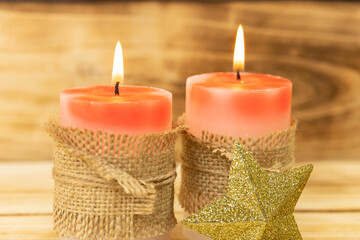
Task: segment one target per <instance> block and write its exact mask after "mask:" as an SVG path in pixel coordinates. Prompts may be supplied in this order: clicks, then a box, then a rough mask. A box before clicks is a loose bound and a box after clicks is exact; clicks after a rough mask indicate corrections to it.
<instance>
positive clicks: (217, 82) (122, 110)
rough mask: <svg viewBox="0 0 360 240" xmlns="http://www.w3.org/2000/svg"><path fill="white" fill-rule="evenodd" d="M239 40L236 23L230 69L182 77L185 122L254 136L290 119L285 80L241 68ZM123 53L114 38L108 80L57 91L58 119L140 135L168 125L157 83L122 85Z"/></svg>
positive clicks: (167, 106)
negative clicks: (184, 92)
mask: <svg viewBox="0 0 360 240" xmlns="http://www.w3.org/2000/svg"><path fill="white" fill-rule="evenodd" d="M244 56H245V54H244V40H243V31H242V27H241V26H240V27H239V30H238V35H237V40H236V45H235V51H234V70H236V72H234V73H208V74H201V75H196V76H192V77H189V78H188V79H187V82H186V124H187V125H188V126H189V127H190V132H191V133H192V134H194V135H195V136H197V137H200V136H201V133H202V131H208V132H210V133H214V134H219V135H223V136H231V137H259V136H262V135H265V134H266V133H269V132H274V131H278V130H282V129H286V128H288V127H289V126H290V121H291V91H292V83H291V81H289V80H287V79H285V78H281V77H277V76H271V75H263V74H252V73H243V72H240V71H242V70H243V69H244ZM122 82H123V59H122V50H121V46H120V44H119V43H118V45H117V47H116V51H115V57H114V67H113V78H112V86H90V87H80V88H73V89H68V90H65V91H63V92H62V93H61V95H60V109H61V111H60V120H61V125H63V126H69V127H76V128H79V129H90V130H94V131H97V130H101V131H106V132H109V133H116V134H119V133H120V134H134V135H144V134H149V133H152V132H163V131H166V130H170V129H171V126H172V94H171V93H170V92H168V91H165V90H163V89H158V88H150V87H143V86H128V85H122Z"/></svg>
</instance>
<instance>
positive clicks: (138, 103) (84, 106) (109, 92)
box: [60, 42, 172, 240]
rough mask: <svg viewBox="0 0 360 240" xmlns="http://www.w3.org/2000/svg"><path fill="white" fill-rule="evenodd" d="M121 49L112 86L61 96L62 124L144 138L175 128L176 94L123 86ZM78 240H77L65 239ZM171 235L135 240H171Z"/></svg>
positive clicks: (84, 88)
mask: <svg viewBox="0 0 360 240" xmlns="http://www.w3.org/2000/svg"><path fill="white" fill-rule="evenodd" d="M122 82H123V60H122V50H121V45H120V43H119V42H118V44H117V46H116V50H115V57H114V66H113V76H112V86H89V87H79V88H72V89H67V90H65V91H63V92H61V94H60V124H61V125H62V126H66V127H75V128H78V129H90V130H93V131H98V130H101V131H106V132H109V133H115V134H131V135H144V134H150V133H153V132H163V131H167V130H171V128H172V94H171V93H170V92H168V91H165V90H163V89H158V88H151V87H143V86H129V85H122ZM63 239H66V240H77V238H75V237H74V238H63ZM169 239H170V233H167V234H163V235H160V236H157V237H150V238H141V239H135V240H169Z"/></svg>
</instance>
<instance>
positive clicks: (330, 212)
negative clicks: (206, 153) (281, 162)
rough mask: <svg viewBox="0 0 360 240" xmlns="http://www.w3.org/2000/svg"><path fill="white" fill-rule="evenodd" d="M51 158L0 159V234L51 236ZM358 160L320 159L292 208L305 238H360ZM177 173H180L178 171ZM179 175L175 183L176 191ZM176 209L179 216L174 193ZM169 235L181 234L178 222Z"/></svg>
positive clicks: (19, 238)
mask: <svg viewBox="0 0 360 240" xmlns="http://www.w3.org/2000/svg"><path fill="white" fill-rule="evenodd" d="M51 167H52V165H51V163H47V162H34V163H0V239H2V240H10V239H11V240H14V239H16V240H23V239H30V240H33V239H34V240H35V239H36V240H45V239H47V240H53V239H54V240H55V239H58V238H57V236H56V234H55V233H54V232H53V231H52V214H51V212H52V194H53V193H52V189H53V181H52V179H51ZM359 171H360V162H359V161H344V162H340V161H320V162H318V163H317V164H316V165H315V169H314V172H313V173H312V175H311V177H310V179H309V182H308V184H307V186H306V188H305V190H304V192H303V194H302V196H301V197H300V200H299V203H298V204H297V206H296V209H295V218H296V221H297V223H298V225H299V228H300V231H301V233H302V235H303V237H304V239H305V240H355V239H356V240H358V239H359V237H360V195H359V193H360V191H359V190H360V189H359V186H358V184H357V183H359V182H360V175H359V174H358V173H359ZM178 176H180V175H178ZM179 182H180V179H179V178H178V179H177V180H176V184H175V189H176V192H178V191H179ZM175 214H176V217H177V219H178V220H181V219H182V217H183V210H182V209H181V207H180V205H179V202H178V200H177V198H176V199H175ZM171 239H172V240H185V237H184V236H183V233H182V226H181V224H178V225H177V226H176V228H175V229H174V230H173V231H172V237H171Z"/></svg>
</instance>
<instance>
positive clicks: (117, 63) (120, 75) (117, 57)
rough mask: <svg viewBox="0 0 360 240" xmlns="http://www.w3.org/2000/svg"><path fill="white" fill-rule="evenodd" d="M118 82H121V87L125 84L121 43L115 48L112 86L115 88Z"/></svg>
mask: <svg viewBox="0 0 360 240" xmlns="http://www.w3.org/2000/svg"><path fill="white" fill-rule="evenodd" d="M117 82H119V84H120V85H122V84H123V83H124V63H123V54H122V48H121V44H120V42H119V41H118V42H117V44H116V47H115V54H114V64H113V71H112V81H111V84H112V85H113V86H115V85H116V83H117Z"/></svg>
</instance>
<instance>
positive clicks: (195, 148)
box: [179, 116, 297, 214]
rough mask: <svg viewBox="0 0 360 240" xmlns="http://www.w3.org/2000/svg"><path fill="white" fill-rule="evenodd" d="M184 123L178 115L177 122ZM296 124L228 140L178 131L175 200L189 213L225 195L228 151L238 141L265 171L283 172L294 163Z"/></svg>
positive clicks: (229, 163)
mask: <svg viewBox="0 0 360 240" xmlns="http://www.w3.org/2000/svg"><path fill="white" fill-rule="evenodd" d="M183 121H184V116H182V117H181V118H180V120H179V122H183ZM296 126H297V121H296V119H292V122H291V126H290V128H288V129H285V130H281V131H277V132H273V133H269V134H267V135H265V136H263V137H259V138H246V139H243V138H237V139H236V138H232V137H225V136H221V135H215V134H211V133H209V132H205V131H203V133H202V137H201V138H197V137H195V136H193V135H192V134H191V133H189V131H186V130H184V131H183V132H182V143H183V144H182V148H183V149H182V153H181V188H180V194H179V201H180V204H181V206H182V207H183V208H184V209H185V211H186V212H188V213H190V214H192V213H195V212H197V211H198V210H200V209H202V208H203V207H205V206H206V205H207V204H209V203H211V202H212V201H214V200H216V199H218V198H219V197H222V196H223V195H224V194H225V192H226V186H227V181H228V179H229V171H230V166H231V161H232V156H231V154H232V148H233V144H234V142H235V141H239V142H240V143H241V144H242V145H243V146H245V148H246V149H247V150H248V151H249V152H250V154H251V155H252V156H253V157H254V159H255V160H256V161H257V162H258V163H259V164H260V166H261V167H262V168H264V169H265V170H266V171H268V172H279V171H283V170H287V169H289V168H290V167H291V165H292V163H293V162H294V148H295V132H296Z"/></svg>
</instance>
